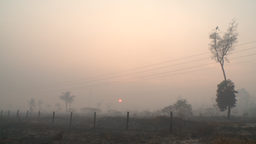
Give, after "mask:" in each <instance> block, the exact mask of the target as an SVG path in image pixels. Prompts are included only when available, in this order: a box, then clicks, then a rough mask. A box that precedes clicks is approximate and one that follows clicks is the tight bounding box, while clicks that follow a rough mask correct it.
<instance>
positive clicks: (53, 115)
mask: <svg viewBox="0 0 256 144" xmlns="http://www.w3.org/2000/svg"><path fill="white" fill-rule="evenodd" d="M54 117H55V111H53V113H52V123H54Z"/></svg>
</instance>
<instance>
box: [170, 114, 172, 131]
mask: <svg viewBox="0 0 256 144" xmlns="http://www.w3.org/2000/svg"><path fill="white" fill-rule="evenodd" d="M170 133H172V112H171V113H170Z"/></svg>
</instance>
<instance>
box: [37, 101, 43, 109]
mask: <svg viewBox="0 0 256 144" xmlns="http://www.w3.org/2000/svg"><path fill="white" fill-rule="evenodd" d="M42 104H43V101H41V100H39V101H38V106H39V107H38V108H39V111H40V110H41V105H42Z"/></svg>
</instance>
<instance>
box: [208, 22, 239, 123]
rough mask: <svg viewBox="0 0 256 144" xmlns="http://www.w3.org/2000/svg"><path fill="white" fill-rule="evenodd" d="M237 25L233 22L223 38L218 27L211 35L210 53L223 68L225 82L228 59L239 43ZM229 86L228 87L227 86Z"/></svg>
mask: <svg viewBox="0 0 256 144" xmlns="http://www.w3.org/2000/svg"><path fill="white" fill-rule="evenodd" d="M237 25H238V24H237V23H236V21H235V20H232V22H231V23H230V26H229V28H228V30H227V32H226V33H224V35H223V37H220V36H219V34H218V27H216V29H215V31H214V32H212V33H211V34H210V36H209V37H210V39H212V41H211V43H210V51H211V53H212V58H213V59H215V61H216V62H218V63H219V64H220V66H221V69H222V73H223V77H224V80H225V81H227V78H226V73H225V70H224V63H225V61H227V62H229V61H228V59H227V55H229V54H230V52H231V51H232V50H234V44H235V43H236V42H237V36H238V34H237V32H236V28H237ZM226 86H227V85H226ZM227 115H228V118H229V117H230V106H229V105H228V113H227Z"/></svg>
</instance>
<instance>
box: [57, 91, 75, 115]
mask: <svg viewBox="0 0 256 144" xmlns="http://www.w3.org/2000/svg"><path fill="white" fill-rule="evenodd" d="M74 97H75V96H74V95H72V96H70V92H65V93H62V95H61V96H60V99H61V100H64V101H65V102H66V113H67V109H68V108H67V107H68V103H69V104H71V103H72V102H73V101H74Z"/></svg>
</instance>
